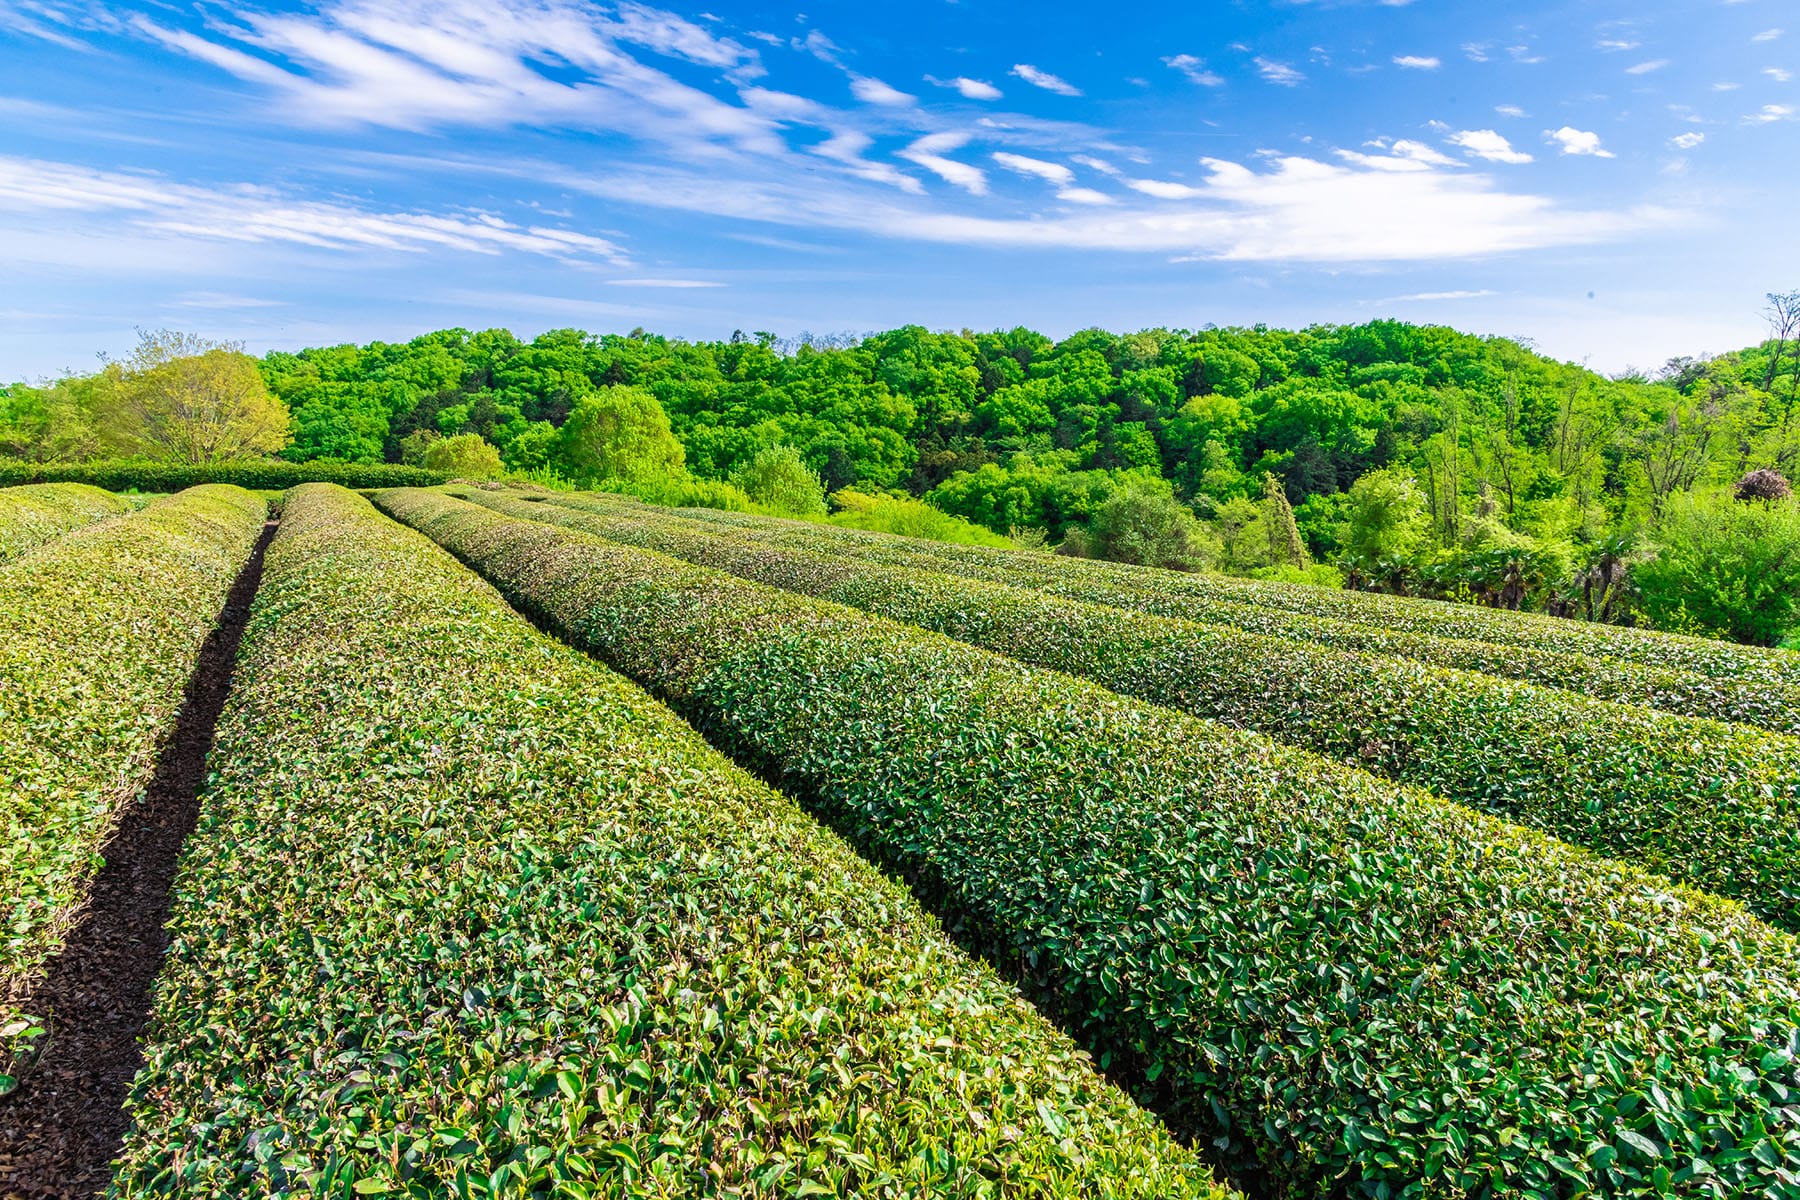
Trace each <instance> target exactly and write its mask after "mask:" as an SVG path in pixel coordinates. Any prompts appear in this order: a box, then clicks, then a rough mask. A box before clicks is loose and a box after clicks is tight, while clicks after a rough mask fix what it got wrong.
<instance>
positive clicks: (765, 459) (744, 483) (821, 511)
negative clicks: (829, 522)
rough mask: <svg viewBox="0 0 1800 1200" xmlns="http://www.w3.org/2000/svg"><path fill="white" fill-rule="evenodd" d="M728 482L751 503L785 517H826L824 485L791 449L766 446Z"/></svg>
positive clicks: (795, 451) (788, 447)
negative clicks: (753, 502) (747, 497)
mask: <svg viewBox="0 0 1800 1200" xmlns="http://www.w3.org/2000/svg"><path fill="white" fill-rule="evenodd" d="M731 482H732V484H733V485H734V486H736V487H738V488H740V489H742V490H743V492H744V494H745V495H747V496H749V497H750V499H751V500H753V501H755V502H756V503H757V504H759V505H761V506H763V507H764V508H766V509H768V510H769V511H770V512H773V513H778V514H780V515H782V516H788V517H822V516H824V515H825V485H824V484H822V483H820V482H819V476H818V474H817V473H816V472H815V471H814V470H813V469H812V468H811V467H809V466H807V465H806V460H805V459H803V458H801V457H800V452H799V451H798V450H796V449H794V448H793V447H792V446H765V447H763V448H762V449H761V450H758V451H757V452H756V456H755V457H754V458H752V459H751V460H750V461H749V462H747V463H744V464H743V465H742V466H740V467H738V469H737V470H735V471H733V472H732V473H731Z"/></svg>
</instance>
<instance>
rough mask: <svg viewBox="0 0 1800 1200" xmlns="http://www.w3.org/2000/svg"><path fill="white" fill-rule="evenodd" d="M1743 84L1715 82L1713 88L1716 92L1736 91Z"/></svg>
mask: <svg viewBox="0 0 1800 1200" xmlns="http://www.w3.org/2000/svg"><path fill="white" fill-rule="evenodd" d="M1743 86H1744V85H1743V84H1741V83H1715V84H1713V85H1712V90H1713V91H1715V92H1735V91H1737V90H1738V89H1739V88H1741V87H1743Z"/></svg>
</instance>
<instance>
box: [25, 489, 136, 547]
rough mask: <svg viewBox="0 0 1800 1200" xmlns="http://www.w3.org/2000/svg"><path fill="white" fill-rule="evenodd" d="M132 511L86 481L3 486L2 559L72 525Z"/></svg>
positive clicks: (47, 539) (51, 539)
mask: <svg viewBox="0 0 1800 1200" xmlns="http://www.w3.org/2000/svg"><path fill="white" fill-rule="evenodd" d="M130 511H131V505H130V504H128V503H126V502H125V501H124V500H121V499H119V497H117V496H114V495H112V494H111V493H110V492H104V491H101V490H100V489H99V488H97V487H89V486H88V485H87V484H83V483H42V484H35V485H27V486H24V487H10V488H0V563H4V562H7V561H9V560H11V559H15V558H17V557H19V555H21V554H23V553H25V552H26V551H27V550H31V549H33V548H35V547H37V546H41V545H43V544H44V543H45V542H50V541H54V540H55V539H57V538H59V537H61V536H62V535H63V534H65V533H68V532H69V531H70V530H72V529H80V528H81V527H82V526H83V525H91V524H93V523H94V522H95V521H103V520H105V519H106V518H107V517H116V516H119V515H121V514H123V513H128V512H130Z"/></svg>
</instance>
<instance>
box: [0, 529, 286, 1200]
mask: <svg viewBox="0 0 1800 1200" xmlns="http://www.w3.org/2000/svg"><path fill="white" fill-rule="evenodd" d="M275 525H276V523H275V522H274V521H270V522H269V523H268V524H267V525H266V526H265V527H264V528H263V533H262V537H261V539H260V540H258V542H257V543H256V549H255V551H254V552H253V553H252V554H251V556H250V561H249V562H248V563H247V564H245V566H244V569H243V571H242V572H241V573H240V574H239V575H238V577H237V580H236V582H235V583H233V584H232V587H231V592H230V594H229V595H228V596H227V597H226V600H225V607H224V609H223V611H222V612H221V613H220V615H219V622H218V624H217V625H216V626H215V627H214V629H213V632H212V633H211V634H210V635H209V636H208V637H207V639H206V644H205V645H204V646H203V647H202V649H201V651H200V662H199V665H198V666H197V667H196V668H195V670H194V675H193V678H192V679H190V680H189V681H188V687H187V692H186V694H185V695H184V696H183V697H182V703H181V711H180V715H179V716H178V717H177V718H176V723H175V730H174V733H173V734H172V736H171V737H170V738H169V741H168V743H167V744H166V745H165V746H164V747H163V750H162V753H161V755H160V756H159V757H158V759H157V762H156V771H155V774H154V775H153V776H152V778H151V782H150V786H149V788H148V789H147V790H146V792H145V794H144V799H143V802H142V803H140V804H137V805H134V806H132V808H131V809H130V810H129V811H128V812H126V813H125V814H124V816H123V818H122V819H121V821H120V824H119V828H118V829H117V830H116V831H115V832H114V833H113V836H112V838H111V839H110V840H109V841H108V842H107V844H106V847H105V850H104V851H103V853H104V855H105V859H106V865H105V866H103V867H102V868H101V869H100V873H99V874H98V875H97V876H95V878H94V883H93V887H92V888H91V890H90V894H89V901H88V905H87V907H86V909H85V910H84V911H83V913H82V915H81V918H80V920H79V922H78V923H77V925H76V926H75V928H74V930H73V931H72V932H71V933H70V935H69V937H68V938H67V939H66V941H65V942H64V944H63V949H62V953H61V954H59V955H58V956H57V957H56V958H55V959H54V960H52V962H51V963H50V966H49V969H48V971H47V972H46V974H45V976H44V978H43V980H42V982H41V983H40V984H39V985H38V986H37V987H36V988H33V989H32V991H31V992H30V993H28V994H27V995H26V996H25V998H24V1003H23V1004H22V1005H21V1007H22V1008H23V1010H24V1011H26V1012H37V1013H43V1012H48V1013H50V1014H52V1019H53V1021H54V1024H53V1025H52V1027H51V1039H52V1040H51V1042H50V1044H49V1045H48V1047H47V1048H46V1049H45V1051H44V1055H43V1058H42V1059H41V1060H40V1061H39V1062H38V1064H37V1066H36V1067H35V1069H33V1070H32V1072H31V1073H30V1074H28V1075H26V1076H25V1077H24V1079H23V1080H22V1081H21V1084H20V1087H19V1090H18V1091H16V1092H14V1093H13V1094H12V1095H11V1096H8V1097H7V1098H6V1099H4V1100H0V1197H5V1198H6V1200H77V1198H80V1200H87V1198H89V1197H92V1196H94V1195H96V1194H97V1193H99V1192H100V1191H102V1190H103V1189H104V1188H105V1187H106V1184H107V1181H108V1180H109V1179H110V1178H111V1174H112V1173H111V1170H110V1164H111V1162H112V1160H113V1157H114V1156H115V1155H117V1154H118V1152H119V1145H120V1142H121V1140H122V1139H123V1138H124V1136H125V1130H126V1126H127V1122H126V1119H125V1109H124V1104H125V1095H126V1091H127V1090H128V1089H129V1087H130V1085H131V1080H132V1077H133V1076H134V1075H136V1074H137V1070H138V1067H139V1066H140V1065H141V1064H142V1062H143V1055H142V1053H141V1051H140V1050H139V1047H138V1041H137V1039H138V1035H139V1034H140V1033H141V1032H142V1031H143V1028H144V1024H145V1022H146V1020H147V1019H148V1018H149V1015H150V991H151V985H152V984H153V983H154V981H155V979H156V974H157V972H158V971H159V970H161V968H162V961H163V955H164V953H165V952H166V951H167V949H168V939H167V936H166V935H165V933H164V931H163V923H164V921H166V920H167V918H168V915H169V902H170V889H171V888H172V887H173V885H174V882H175V868H176V864H177V862H178V860H179V858H180V855H181V845H182V843H183V842H184V841H186V840H187V835H188V834H189V833H190V832H192V830H193V828H194V822H195V819H196V818H197V817H198V816H199V812H200V800H199V792H200V788H201V785H202V784H204V783H205V782H206V755H207V752H208V751H209V750H210V749H211V748H212V741H213V727H214V725H216V724H217V723H218V719H219V713H220V711H221V709H223V707H224V705H225V697H226V695H227V694H228V693H229V692H230V690H231V676H232V671H233V668H234V667H235V666H236V664H237V650H238V643H239V642H240V641H242V640H243V636H244V625H245V622H246V620H247V619H248V617H249V615H250V601H251V599H252V598H254V597H255V595H256V589H257V586H258V584H260V583H261V582H262V572H263V553H264V551H265V550H267V549H268V545H269V539H270V538H272V537H273V536H274V534H275Z"/></svg>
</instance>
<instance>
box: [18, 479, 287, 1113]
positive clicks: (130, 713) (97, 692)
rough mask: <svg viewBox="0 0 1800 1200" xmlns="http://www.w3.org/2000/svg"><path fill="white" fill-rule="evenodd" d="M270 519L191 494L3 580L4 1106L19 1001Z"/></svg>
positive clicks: (37, 559) (241, 500) (103, 527)
mask: <svg viewBox="0 0 1800 1200" xmlns="http://www.w3.org/2000/svg"><path fill="white" fill-rule="evenodd" d="M0 495H4V493H0ZM265 514H266V509H265V507H264V505H263V502H262V501H261V500H260V499H258V498H257V497H255V496H253V495H251V494H250V493H248V492H246V491H243V490H242V489H240V488H235V487H220V486H215V487H200V488H194V489H192V490H191V491H186V492H183V493H181V494H180V495H178V496H172V497H170V498H168V499H165V500H161V501H159V502H157V503H155V504H152V505H151V506H150V507H148V508H146V509H144V510H143V511H141V512H138V513H133V514H132V515H130V516H127V517H123V518H121V519H119V520H116V521H106V522H103V523H101V524H97V525H89V526H87V527H86V528H84V529H80V530H77V531H75V532H73V533H70V534H68V535H66V536H65V537H63V538H62V539H61V540H59V541H56V542H53V543H51V544H49V545H47V546H43V547H41V548H39V549H38V550H37V551H35V552H34V553H32V554H28V555H26V556H25V557H23V558H20V559H18V560H16V561H14V562H12V563H9V564H7V565H6V566H5V567H0V631H4V636H0V1093H3V1092H5V1091H8V1090H10V1083H11V1080H10V1077H9V1063H8V1059H9V1057H10V1054H11V1051H12V1049H13V1044H14V1040H15V1038H16V1037H17V1035H18V1034H20V1033H22V1032H25V1029H26V1028H29V1027H32V1026H29V1024H27V1025H26V1026H24V1027H15V1020H16V1018H18V1016H19V1014H18V1012H17V1011H16V1009H15V1008H14V1003H15V1002H16V999H17V997H18V995H19V991H20V989H21V987H22V986H23V984H24V982H25V981H26V980H27V979H28V978H30V977H31V976H32V975H33V974H34V973H36V972H37V971H39V970H40V969H41V968H42V966H43V964H44V962H45V961H46V960H47V959H48V958H49V956H50V955H51V954H53V953H54V952H55V949H56V947H57V946H58V945H60V944H61V941H62V938H63V936H64V935H65V934H66V933H67V931H68V928H69V925H70V922H71V921H72V920H73V918H74V916H75V914H76V912H77V911H78V909H79V906H80V903H81V899H82V896H83V895H84V894H85V892H86V889H87V885H88V881H89V879H90V878H91V877H92V875H93V873H94V871H95V870H96V869H97V868H98V867H99V865H100V847H101V846H102V845H103V844H105V841H106V838H107V836H108V835H109V834H110V833H111V832H112V830H113V826H114V823H115V821H116V819H117V818H118V816H119V813H120V810H121V809H122V808H123V807H124V806H125V805H128V804H129V803H131V801H132V800H133V798H134V797H135V796H136V795H137V794H138V792H139V790H140V789H141V788H142V787H143V786H144V785H145V784H146V783H147V782H148V781H149V778H150V771H151V766H152V764H153V762H154V760H155V757H156V751H157V748H158V745H159V743H160V742H161V741H162V739H163V738H164V737H166V736H167V735H168V733H169V731H170V729H171V728H172V727H173V725H174V720H175V712H176V709H177V706H178V705H179V704H180V703H181V696H182V691H183V689H184V688H185V687H186V685H187V682H188V677H189V676H190V675H191V674H192V673H193V670H194V664H195V663H196V662H197V661H198V660H199V657H200V647H201V644H202V643H203V642H204V641H205V640H206V635H207V634H208V633H209V632H211V630H212V628H213V624H214V623H215V621H216V620H217V619H218V616H219V610H220V608H221V607H222V606H223V605H224V603H225V596H226V593H228V592H229V591H230V589H231V584H232V581H233V580H235V579H236V578H237V575H238V572H239V571H240V570H242V569H243V566H244V563H245V562H246V561H248V559H249V557H250V551H251V548H252V547H253V546H254V545H255V543H256V538H257V536H258V534H260V533H261V532H262V524H263V519H264V516H265ZM33 1015H34V1016H36V1017H39V1018H42V1017H45V1016H49V1017H52V1018H54V1017H55V1016H56V1015H57V1014H44V1013H37V1014H33Z"/></svg>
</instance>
